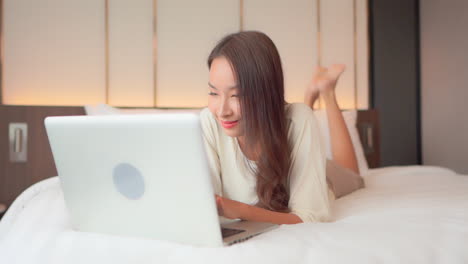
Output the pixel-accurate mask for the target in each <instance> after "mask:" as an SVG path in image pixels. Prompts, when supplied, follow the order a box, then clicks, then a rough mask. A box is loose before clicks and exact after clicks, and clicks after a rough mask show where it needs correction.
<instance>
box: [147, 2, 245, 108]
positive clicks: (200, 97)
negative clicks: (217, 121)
mask: <svg viewBox="0 0 468 264" xmlns="http://www.w3.org/2000/svg"><path fill="white" fill-rule="evenodd" d="M239 6H240V2H239V1H238V0H227V1H217V0H203V1H191V0H158V1H157V6H156V9H157V15H156V18H157V22H156V24H157V26H156V34H157V51H156V52H157V54H156V58H157V64H156V87H157V90H156V106H157V107H203V106H206V105H207V93H208V84H207V83H208V66H207V64H206V60H207V58H208V55H209V53H210V51H211V49H212V48H214V46H215V45H216V43H217V42H218V41H219V40H220V39H221V38H222V37H223V36H224V35H226V34H228V33H233V32H237V31H239V29H240V14H239Z"/></svg>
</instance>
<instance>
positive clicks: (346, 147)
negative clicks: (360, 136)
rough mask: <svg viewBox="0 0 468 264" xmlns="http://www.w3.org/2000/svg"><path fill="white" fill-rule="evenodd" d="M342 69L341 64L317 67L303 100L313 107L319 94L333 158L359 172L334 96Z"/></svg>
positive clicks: (343, 67) (346, 129)
mask: <svg viewBox="0 0 468 264" xmlns="http://www.w3.org/2000/svg"><path fill="white" fill-rule="evenodd" d="M344 69H345V66H344V65H342V64H335V65H332V66H331V67H330V68H328V69H327V68H322V67H318V68H317V69H316V70H315V73H314V75H313V77H312V81H311V83H310V84H309V86H308V87H307V90H306V93H305V99H304V101H305V103H306V104H307V105H308V106H309V107H311V108H312V109H313V105H314V103H315V100H316V99H317V98H318V96H319V95H320V98H322V101H323V102H324V103H325V108H326V111H327V119H328V126H329V129H330V140H331V147H332V154H333V160H334V161H335V162H336V163H338V164H339V165H341V166H342V167H345V168H348V169H351V170H353V171H355V172H356V173H359V167H358V164H357V159H356V154H355V152H354V147H353V144H352V142H351V137H350V136H349V132H348V128H347V127H346V123H345V121H344V119H343V115H342V114H341V111H340V108H339V106H338V102H337V101H336V96H335V86H336V83H337V81H338V78H339V77H340V75H341V73H343V71H344Z"/></svg>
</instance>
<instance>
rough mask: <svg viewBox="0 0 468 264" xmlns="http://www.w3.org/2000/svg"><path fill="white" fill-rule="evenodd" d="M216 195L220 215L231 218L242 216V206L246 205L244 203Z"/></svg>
mask: <svg viewBox="0 0 468 264" xmlns="http://www.w3.org/2000/svg"><path fill="white" fill-rule="evenodd" d="M215 197H216V206H217V207H218V214H219V215H220V216H224V217H226V218H229V219H237V218H241V216H242V213H241V211H242V207H243V206H244V205H245V204H244V203H241V202H238V201H234V200H231V199H227V198H224V197H221V196H219V195H215Z"/></svg>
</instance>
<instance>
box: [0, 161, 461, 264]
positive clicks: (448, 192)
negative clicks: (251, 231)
mask: <svg viewBox="0 0 468 264" xmlns="http://www.w3.org/2000/svg"><path fill="white" fill-rule="evenodd" d="M363 177H364V179H365V183H366V188H364V189H360V190H357V191H355V192H353V193H351V194H349V195H347V196H344V197H342V198H340V199H338V200H336V201H334V202H333V204H332V222H329V223H308V224H298V225H283V226H281V227H279V228H278V229H275V230H273V231H271V232H268V233H265V234H262V235H260V236H257V237H254V238H252V239H250V240H248V241H245V242H243V243H240V244H235V245H233V246H230V247H224V248H201V247H194V246H189V245H182V244H177V243H171V242H167V241H159V240H149V239H140V238H129V237H118V236H110V235H103V234H95V233H84V232H77V231H74V230H73V229H72V228H71V226H70V221H69V216H68V213H67V210H66V208H65V204H64V200H63V194H62V191H61V188H60V182H59V179H58V177H53V178H49V179H46V180H43V181H40V182H38V183H36V184H34V185H33V186H31V187H30V188H28V189H27V190H26V191H24V192H23V193H22V194H21V195H20V196H19V197H18V198H17V199H16V200H15V201H14V202H13V204H12V205H11V207H10V208H9V210H8V211H7V213H6V214H5V216H4V217H3V219H2V220H1V222H0V262H1V263H187V262H191V263H220V262H221V263H360V264H362V263H468V210H467V209H468V176H465V175H459V174H456V173H455V172H453V171H451V170H449V169H446V168H440V167H430V166H400V167H385V168H377V169H367V170H365V173H363Z"/></svg>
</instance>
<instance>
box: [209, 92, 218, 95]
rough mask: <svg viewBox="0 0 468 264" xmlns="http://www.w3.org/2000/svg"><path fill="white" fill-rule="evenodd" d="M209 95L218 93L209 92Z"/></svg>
mask: <svg viewBox="0 0 468 264" xmlns="http://www.w3.org/2000/svg"><path fill="white" fill-rule="evenodd" d="M208 95H218V94H217V93H213V92H209V93H208Z"/></svg>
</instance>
